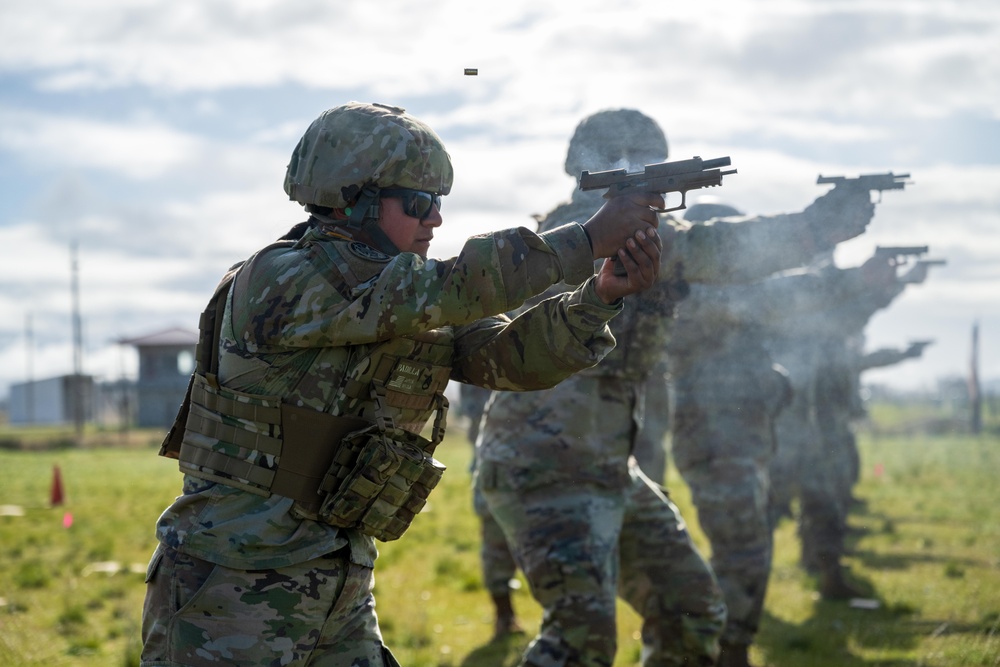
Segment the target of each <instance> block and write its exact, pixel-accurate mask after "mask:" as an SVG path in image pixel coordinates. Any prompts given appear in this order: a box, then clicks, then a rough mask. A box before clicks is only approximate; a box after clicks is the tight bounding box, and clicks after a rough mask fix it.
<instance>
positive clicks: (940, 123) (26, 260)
mask: <svg viewBox="0 0 1000 667" xmlns="http://www.w3.org/2000/svg"><path fill="white" fill-rule="evenodd" d="M383 17H392V19H393V20H381V19H382V18H383ZM998 40H1000V5H997V4H996V3H995V2H992V1H987V0H978V1H977V0H965V1H963V2H962V3H949V2H943V3H928V2H922V1H918V0H880V1H879V0H876V1H872V0H820V1H813V0H808V1H806V0H773V1H769V2H767V3H745V2H737V1H735V0H728V1H723V2H721V3H714V4H711V5H698V4H695V3H687V4H684V3H671V4H669V5H665V4H664V3H662V2H660V1H659V0H623V1H622V2H617V3H607V2H606V1H598V0H585V1H582V2H576V3H572V4H568V5H567V4H559V3H538V2H535V1H533V0H508V1H506V2H499V1H497V0H487V1H484V2H477V3H469V2H468V1H467V0H427V1H426V2H422V3H420V4H419V5H416V4H414V3H412V2H410V1H409V0H383V1H382V2H379V3H377V10H375V9H373V5H371V4H370V3H360V2H347V1H337V2H329V1H326V0H238V1H237V0H205V1H204V2H187V1H180V2H178V1H177V0H140V1H139V2H136V1H134V0H91V1H89V2H86V3H80V2H76V1H71V0H36V1H33V2H30V3H29V2H26V1H24V0H14V2H13V3H8V6H5V10H4V20H3V21H2V22H0V86H9V88H10V91H11V93H12V94H11V95H5V97H4V100H5V101H4V103H3V106H0V169H4V168H6V169H8V170H9V171H7V172H5V173H8V174H13V175H23V174H28V175H29V176H30V178H31V179H32V180H33V182H32V183H31V184H30V185H26V189H27V191H26V192H25V193H16V194H18V195H19V196H20V195H23V197H24V198H26V203H24V204H23V207H22V208H20V209H17V208H13V207H12V208H11V209H10V210H9V211H6V210H5V211H6V212H4V213H0V253H2V257H0V283H2V284H3V286H4V290H3V291H2V292H0V308H3V309H4V312H10V313H14V317H13V321H12V322H9V323H8V324H7V325H5V326H6V327H7V328H5V329H4V328H0V363H2V362H3V361H4V360H6V361H9V362H10V364H8V365H9V366H11V367H13V368H17V367H18V366H19V363H20V362H16V361H15V360H16V358H17V355H16V354H13V353H12V352H11V350H13V349H16V344H15V343H11V342H8V341H11V340H15V339H17V337H18V336H19V335H20V332H19V331H18V328H19V326H20V324H21V322H20V321H19V316H18V314H19V313H24V312H25V311H26V310H28V309H29V307H30V308H31V309H33V310H35V311H36V312H37V319H38V322H39V326H40V327H41V326H42V324H43V323H44V326H45V327H46V328H49V329H51V330H52V331H53V332H54V333H53V334H52V335H53V336H55V335H56V334H58V333H59V332H60V331H61V330H62V329H64V328H65V327H64V326H63V325H62V324H60V322H66V321H68V320H66V319H65V317H66V312H67V309H68V296H67V294H66V290H67V289H68V288H67V281H68V268H67V264H68V259H67V247H68V242H69V241H70V240H71V239H76V240H78V241H79V242H80V248H81V273H82V276H83V284H84V286H85V291H84V308H85V311H86V319H87V322H88V332H89V333H88V339H89V340H92V341H106V340H109V339H110V338H112V337H114V335H116V334H117V333H118V332H120V333H127V334H133V333H135V334H137V333H144V332H146V331H147V330H148V329H147V326H148V327H149V329H153V328H157V327H159V326H161V325H162V326H174V325H178V324H179V325H183V324H184V323H185V322H187V323H190V322H191V321H192V317H193V316H196V314H197V312H198V311H199V310H200V308H201V307H202V305H203V300H204V298H205V297H206V296H207V292H208V291H209V290H210V289H211V287H212V286H214V281H215V280H217V278H218V276H219V274H220V273H221V271H222V270H223V269H224V268H225V267H226V266H228V264H229V263H231V262H232V261H236V260H237V259H241V258H243V257H245V256H246V255H247V254H248V253H249V252H251V251H252V250H253V249H255V248H257V247H259V246H260V245H262V244H264V243H266V242H268V241H270V240H272V239H273V238H275V237H276V236H277V235H279V234H280V233H281V232H283V231H284V229H285V228H286V227H287V226H288V225H290V224H292V223H294V222H296V221H298V220H299V219H300V218H301V213H300V210H299V209H298V208H297V207H295V206H293V205H292V204H290V203H289V202H288V201H287V200H286V198H285V197H284V196H283V193H282V192H281V190H280V187H281V179H282V176H283V170H284V166H285V163H286V161H287V156H288V153H289V151H290V149H291V146H292V145H293V144H294V142H295V141H296V139H297V138H298V136H299V134H300V133H301V131H302V129H303V124H304V123H305V122H308V120H309V119H310V118H311V116H313V115H314V113H315V111H317V110H318V109H317V108H316V107H317V105H322V104H325V103H327V104H331V105H332V104H334V103H337V102H339V101H346V99H348V98H351V99H368V100H381V101H386V102H401V101H404V100H405V101H406V106H408V107H409V108H410V110H411V111H412V112H413V113H414V114H415V115H417V116H419V117H421V118H423V119H425V120H427V121H428V122H429V123H430V124H431V125H432V126H433V127H435V128H436V129H438V131H439V133H440V134H441V135H442V137H444V139H445V141H446V143H447V145H448V146H449V149H450V151H451V152H452V154H453V156H454V158H455V163H456V168H457V170H458V176H457V180H456V184H455V189H454V192H453V194H452V195H451V196H449V198H448V200H447V201H446V203H445V211H444V213H445V219H446V224H445V226H444V227H443V228H442V229H441V230H440V232H439V233H438V235H437V239H436V240H435V244H434V249H433V250H434V254H438V255H442V256H446V255H450V254H453V253H454V252H457V250H458V248H459V247H460V245H461V242H462V241H463V240H464V238H465V237H466V236H468V235H469V234H472V233H477V232H481V231H487V230H490V229H496V228H500V227H507V226H511V225H515V224H528V225H530V224H531V222H532V221H531V219H530V217H529V216H530V214H532V213H543V212H545V211H547V210H549V209H551V208H552V207H553V206H554V205H555V204H556V203H557V202H559V201H561V200H564V199H565V198H567V197H568V196H569V194H570V190H571V189H572V187H573V179H572V178H571V177H569V176H566V175H565V174H564V173H563V170H562V161H563V158H564V157H565V150H566V142H567V140H568V139H569V137H570V135H571V133H572V131H573V129H574V127H575V125H576V123H577V122H578V121H579V120H580V119H581V118H582V117H583V116H585V115H587V114H589V113H592V112H594V111H597V110H599V109H605V108H611V107H623V106H625V107H634V108H638V109H641V110H643V111H644V112H646V113H647V114H649V115H651V116H653V117H654V118H656V119H657V120H658V121H659V122H660V123H661V124H662V126H663V128H664V129H665V131H666V133H667V136H668V138H669V141H670V147H671V156H672V158H673V159H681V158H685V157H689V156H691V155H696V154H698V155H702V156H704V157H716V156H721V155H730V156H731V157H732V159H733V165H734V166H735V167H737V168H738V169H739V174H737V175H736V176H733V177H731V178H727V179H726V181H725V184H724V186H723V187H722V188H721V189H719V190H717V191H713V194H717V195H719V196H720V197H722V198H723V199H724V200H726V201H729V202H731V203H733V204H735V205H737V206H740V207H741V208H744V209H745V210H747V211H748V212H752V213H778V212H784V211H790V210H798V209H801V208H803V207H804V206H806V205H807V204H808V203H809V202H811V201H812V200H813V199H814V198H815V197H816V196H818V195H819V194H821V193H822V192H824V191H825V188H820V187H818V186H817V185H816V184H815V177H816V175H818V174H819V173H824V174H838V173H842V174H847V175H856V174H858V173H867V172H880V171H886V170H889V169H893V170H896V171H913V172H914V184H913V186H912V187H909V188H908V189H907V190H906V191H905V192H903V193H888V194H886V196H885V200H884V202H883V204H882V205H880V206H879V208H878V213H877V215H876V218H875V220H874V221H873V223H872V225H871V227H870V230H869V232H868V233H867V234H866V235H865V236H863V237H861V238H859V239H857V240H855V241H852V242H850V243H849V244H845V246H844V248H843V249H842V251H841V252H839V253H838V258H840V257H841V256H843V257H844V261H847V260H849V259H854V258H857V259H861V258H863V257H865V256H867V254H870V251H871V249H872V248H873V247H874V245H875V244H877V243H882V244H893V245H897V244H900V243H906V244H910V243H920V244H923V243H928V244H930V245H932V247H933V248H934V251H935V253H936V252H941V253H944V254H946V255H947V257H948V258H949V261H950V264H949V266H948V267H945V268H944V269H943V270H941V271H940V272H936V273H935V274H934V275H933V276H932V279H931V281H929V283H928V284H927V285H925V286H923V288H922V291H920V293H919V294H920V295H919V299H920V301H919V303H920V305H921V307H922V308H923V309H924V312H925V313H941V315H940V317H941V319H942V321H947V322H949V323H953V322H954V321H958V320H961V319H963V318H965V317H967V316H968V313H969V312H971V311H972V310H974V309H976V308H978V309H981V310H984V311H988V310H990V309H992V310H994V311H996V310H1000V308H998V307H997V297H996V296H995V295H996V294H997V293H1000V292H998V290H1000V278H998V277H997V275H996V271H997V270H996V269H995V268H993V267H996V266H1000V238H998V232H997V231H996V230H997V229H1000V225H998V224H997V211H1000V201H998V200H1000V190H998V189H997V188H996V187H995V183H996V182H997V177H998V176H1000V173H998V171H1000V169H998V168H997V167H995V166H990V163H995V162H996V161H997V160H996V159H995V157H988V158H984V157H983V155H987V156H988V155H995V153H996V151H995V150H992V149H991V148H990V147H991V146H992V147H996V146H997V142H998V138H997V137H996V136H995V134H996V128H997V127H998V126H997V124H996V121H997V120H998V119H1000V50H998V49H996V47H995V44H996V43H997V42H998ZM465 67H478V68H479V72H480V73H479V75H478V76H475V77H471V76H464V75H463V73H462V70H463V68H465ZM74 100H75V101H79V102H81V103H82V104H81V105H80V107H81V108H79V109H77V105H76V104H75V103H74V102H73V101H74ZM95 100H98V101H100V103H99V104H98V103H95ZM234 100H237V101H234ZM179 108H182V111H179ZM963 114H964V115H963ZM181 116H182V117H183V118H180V119H179V117H181ZM966 116H972V117H974V118H976V119H979V120H981V121H982V122H981V124H980V125H979V126H977V130H976V132H977V134H976V136H974V137H972V138H971V139H970V138H969V137H968V136H967V135H963V134H962V132H963V128H964V127H965V123H964V119H965V118H966ZM991 132H992V133H993V134H991ZM956 139H959V140H965V141H966V142H967V144H968V145H967V146H965V147H964V148H962V151H964V152H962V151H960V150H959V149H957V148H954V146H953V145H954V144H955V143H956V141H955V140H956ZM991 142H993V143H991ZM977 149H978V152H977ZM949 150H950V151H951V152H949ZM970 154H971V155H972V156H973V157H974V158H975V159H968V157H969V155H970ZM977 162H978V164H977ZM984 165H986V166H984ZM38 184H40V185H41V187H38ZM8 248H16V249H17V251H9V250H7V249H8ZM932 254H934V253H932ZM909 298H910V297H909V295H908V297H907V300H903V301H901V302H900V305H901V306H905V305H907V304H909V303H910V302H911V301H910V300H908V299H909ZM916 298H917V297H914V299H916ZM942 301H944V302H946V303H941V302H942ZM914 302H915V301H914ZM959 307H961V308H962V309H964V310H961V311H960V312H958V311H955V310H954V309H957V308H959ZM949 309H952V310H949ZM897 312H899V313H900V315H899V319H898V320H897V319H896V317H895V314H896V313H897ZM907 313H908V311H906V310H905V308H901V309H900V310H899V311H897V310H896V308H895V307H894V308H893V309H890V312H889V313H887V314H886V315H885V317H882V318H880V319H879V322H878V324H877V326H876V327H875V328H874V330H875V331H876V332H879V333H880V334H881V333H885V334H886V335H890V334H898V332H899V331H901V330H902V328H901V327H900V325H898V324H894V322H901V321H903V320H904V319H905V317H904V316H906V317H909V315H908V314H907ZM931 317H932V316H931V315H925V319H926V318H931ZM60 318H63V319H60ZM907 322H908V323H909V321H907ZM963 326H964V325H963ZM60 327H62V329H60ZM52 344H53V345H56V343H55V342H54V341H53V343H52ZM60 344H62V343H60ZM94 344H95V345H97V343H96V342H95V343H94ZM12 345H13V346H14V347H13V348H12V347H11V346H12ZM92 352H93V353H94V354H95V355H96V354H98V352H97V351H96V350H94V351H92ZM934 353H935V354H940V353H939V352H936V351H935V352H934ZM12 354H13V356H10V355H12ZM64 357H65V359H67V360H68V359H69V358H70V357H69V356H68V355H67V354H66V350H65V349H56V348H53V351H52V352H51V353H46V354H44V355H42V354H40V355H39V359H42V358H44V359H48V360H52V363H53V364H54V363H55V361H54V360H56V359H61V358H64ZM40 363H42V362H41V361H40ZM46 363H47V362H46ZM913 368H917V369H919V368H920V366H918V365H915V366H913ZM62 370H63V371H65V368H64V369H62ZM3 372H4V371H3V370H2V367H0V385H2V383H3V381H4V377H3V376H2V373H3ZM913 372H917V371H913ZM15 375H16V373H15Z"/></svg>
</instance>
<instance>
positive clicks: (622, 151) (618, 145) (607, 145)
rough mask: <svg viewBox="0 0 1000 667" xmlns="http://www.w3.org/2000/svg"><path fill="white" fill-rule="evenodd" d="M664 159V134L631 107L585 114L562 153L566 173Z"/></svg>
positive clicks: (570, 173)
mask: <svg viewBox="0 0 1000 667" xmlns="http://www.w3.org/2000/svg"><path fill="white" fill-rule="evenodd" d="M666 159H667V137H666V135H664V134H663V130H661V129H660V126H659V125H657V124H656V121H654V120H653V119H652V118H650V117H649V116H647V115H645V114H643V113H641V112H639V111H636V110H635V109H608V110H605V111H598V112H597V113H595V114H592V115H590V116H587V117H586V118H584V119H583V120H582V121H580V124H579V125H577V126H576V131H575V132H574V133H573V138H572V139H570V142H569V151H568V152H567V154H566V173H567V174H569V175H570V176H572V177H574V178H577V177H579V176H580V172H582V171H584V170H589V171H600V170H604V169H611V168H621V167H630V168H631V169H633V170H635V169H637V168H640V167H642V166H643V165H647V164H652V163H654V162H662V161H663V160H666Z"/></svg>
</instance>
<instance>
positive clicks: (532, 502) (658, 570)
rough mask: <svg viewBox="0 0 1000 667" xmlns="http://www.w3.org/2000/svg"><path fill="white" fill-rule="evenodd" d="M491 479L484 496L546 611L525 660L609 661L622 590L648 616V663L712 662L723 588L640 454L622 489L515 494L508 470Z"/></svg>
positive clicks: (652, 666) (597, 665)
mask: <svg viewBox="0 0 1000 667" xmlns="http://www.w3.org/2000/svg"><path fill="white" fill-rule="evenodd" d="M493 465H495V464H493ZM484 468H485V466H484ZM494 472H498V474H493V473H494ZM484 477H486V478H489V479H492V480H495V482H496V483H495V485H494V486H492V487H491V488H485V487H484V488H483V494H484V496H485V497H486V500H487V502H488V503H489V505H490V509H491V510H492V512H493V515H494V516H495V517H496V519H497V522H498V523H499V524H500V526H501V527H502V528H503V530H504V533H505V534H506V536H507V542H508V544H510V545H511V549H512V550H513V552H514V558H515V560H516V562H517V564H518V566H519V567H520V568H521V570H522V571H523V572H524V574H525V577H526V579H527V580H528V583H529V585H530V587H531V593H532V595H533V596H534V597H535V599H536V600H537V601H538V602H539V604H541V605H542V607H543V608H544V616H543V618H542V625H541V628H540V629H539V633H538V635H537V636H536V637H535V638H534V639H533V640H532V642H531V643H530V645H529V646H528V649H527V650H526V652H525V654H524V656H523V657H522V664H524V665H533V666H536V667H610V665H611V664H612V663H613V662H614V656H615V652H616V650H617V637H616V636H617V629H616V619H615V611H616V609H615V605H616V598H617V596H619V595H620V596H621V597H622V598H623V599H624V600H625V601H626V602H628V603H629V605H630V606H631V607H632V608H633V609H635V610H636V612H637V613H639V614H640V615H641V616H642V619H643V626H642V637H643V645H644V646H643V656H644V657H643V663H644V665H645V666H646V667H665V666H673V665H688V666H695V665H712V664H714V662H715V660H716V658H717V657H718V654H719V643H718V642H719V635H720V634H721V632H722V628H723V626H724V624H725V618H726V610H725V604H724V603H723V600H722V593H721V591H720V590H719V587H718V584H717V583H716V580H715V577H714V575H713V574H712V570H711V568H710V567H709V566H708V563H707V562H706V561H705V560H704V558H702V556H701V555H700V554H699V553H698V551H697V549H696V548H695V546H694V544H693V543H692V541H691V538H690V535H689V534H688V531H687V527H686V525H685V524H684V520H683V519H682V518H681V516H680V514H679V512H678V511H677V508H676V506H675V505H674V504H673V503H672V502H671V501H670V500H669V499H668V498H667V496H666V494H665V493H664V492H663V490H662V489H661V488H660V487H658V486H657V485H656V484H654V483H653V482H652V481H650V480H649V478H647V477H646V476H645V475H644V474H643V473H642V472H641V471H640V470H639V467H638V465H637V464H636V463H635V460H634V459H631V460H630V465H629V484H628V487H627V488H625V489H609V488H601V487H597V486H594V485H580V486H577V487H575V488H573V487H570V486H567V485H559V486H556V485H552V486H545V487H543V488H535V489H531V490H517V489H511V488H504V483H503V481H502V480H503V479H504V474H503V472H502V471H491V472H490V473H489V474H487V475H480V477H479V479H483V478H484Z"/></svg>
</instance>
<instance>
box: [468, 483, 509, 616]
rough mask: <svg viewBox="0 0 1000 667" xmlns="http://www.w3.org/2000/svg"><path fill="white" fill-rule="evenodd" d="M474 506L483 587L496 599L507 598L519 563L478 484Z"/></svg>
mask: <svg viewBox="0 0 1000 667" xmlns="http://www.w3.org/2000/svg"><path fill="white" fill-rule="evenodd" d="M472 505H473V508H474V509H475V511H476V516H478V517H479V528H480V538H481V542H480V548H479V561H480V564H481V565H482V570H483V585H484V586H485V587H486V590H487V591H488V592H489V594H490V595H491V596H493V597H496V596H499V595H507V594H509V592H510V580H511V579H513V578H514V575H515V574H517V564H516V563H515V562H514V556H513V554H511V552H510V547H509V546H508V545H507V537H506V536H505V535H504V534H503V529H502V528H501V527H500V524H498V523H497V520H496V519H495V518H494V517H493V514H492V513H491V512H490V508H489V505H488V504H487V503H486V499H485V498H483V493H482V490H481V489H480V488H479V486H478V485H475V486H473V493H472Z"/></svg>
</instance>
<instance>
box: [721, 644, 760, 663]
mask: <svg viewBox="0 0 1000 667" xmlns="http://www.w3.org/2000/svg"><path fill="white" fill-rule="evenodd" d="M720 646H721V647H722V651H721V652H720V653H719V660H718V661H717V662H716V663H715V665H716V667H753V665H751V664H750V658H749V656H748V655H747V650H748V649H749V648H750V647H749V646H747V645H746V644H730V643H729V642H722V643H721V644H720Z"/></svg>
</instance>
